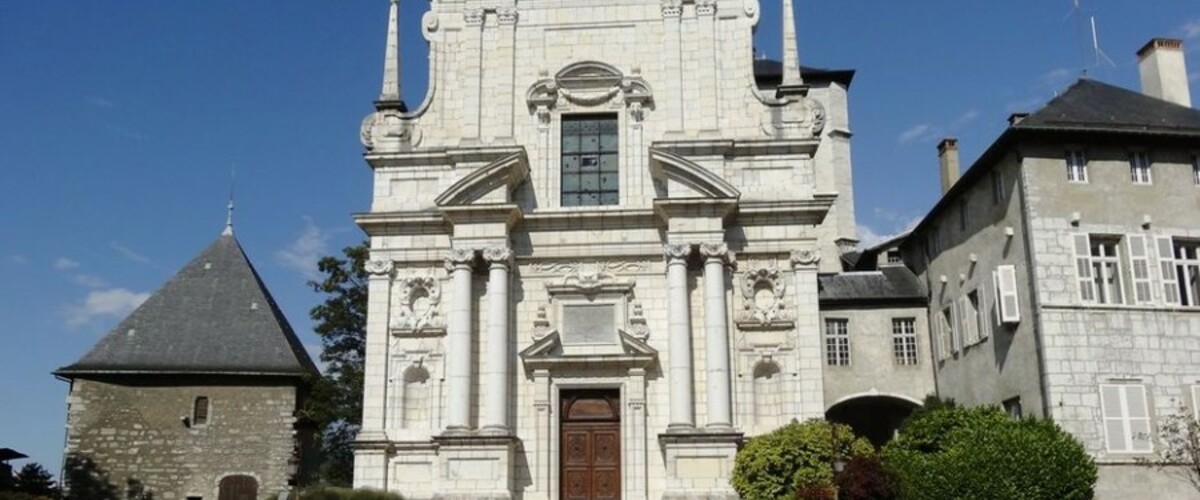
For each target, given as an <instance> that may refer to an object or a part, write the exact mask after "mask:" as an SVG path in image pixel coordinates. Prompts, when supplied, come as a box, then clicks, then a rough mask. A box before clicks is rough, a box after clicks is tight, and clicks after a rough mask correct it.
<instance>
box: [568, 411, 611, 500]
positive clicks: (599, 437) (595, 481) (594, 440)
mask: <svg viewBox="0 0 1200 500" xmlns="http://www.w3.org/2000/svg"><path fill="white" fill-rule="evenodd" d="M562 400H563V404H562V410H563V411H562V413H561V415H563V419H562V422H561V433H560V441H559V443H560V444H561V447H562V451H561V457H560V469H561V472H560V474H559V477H560V478H562V485H561V488H560V489H561V493H562V498H563V500H618V499H620V498H621V421H620V411H619V408H620V404H619V403H620V396H619V395H618V393H617V391H615V390H605V391H595V390H588V391H564V392H563V394H562Z"/></svg>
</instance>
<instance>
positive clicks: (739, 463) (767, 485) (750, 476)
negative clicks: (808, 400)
mask: <svg viewBox="0 0 1200 500" xmlns="http://www.w3.org/2000/svg"><path fill="white" fill-rule="evenodd" d="M835 435H836V436H837V443H834V442H833V437H834V436H835ZM835 445H836V447H835ZM835 449H836V452H837V453H836V456H838V457H839V458H840V459H842V460H849V459H850V458H851V457H854V456H866V455H872V454H874V452H875V450H874V448H872V447H871V443H870V442H869V441H867V440H866V439H864V438H860V437H857V436H855V435H854V431H853V430H852V429H851V428H850V426H848V425H844V424H834V426H833V427H832V428H831V427H830V424H829V423H828V422H826V421H824V420H816V419H814V420H809V421H807V422H804V423H798V422H795V421H793V422H792V423H790V424H788V425H785V426H783V427H780V428H778V429H776V430H774V431H773V432H771V433H770V434H764V435H762V436H758V437H755V438H752V439H750V441H748V442H747V443H746V445H745V446H743V447H742V449H741V451H739V452H738V454H737V459H736V460H735V461H734V466H733V478H732V479H731V480H730V483H731V484H732V485H733V489H735V490H737V492H738V494H739V495H741V497H742V499H743V500H776V499H780V498H793V497H794V496H795V495H797V494H798V493H799V492H800V487H801V486H804V487H806V488H807V487H809V486H817V487H825V488H828V487H831V486H833V469H832V465H831V464H832V463H833V456H834V455H835V453H834V451H835Z"/></svg>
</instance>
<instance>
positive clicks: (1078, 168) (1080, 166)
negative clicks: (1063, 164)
mask: <svg viewBox="0 0 1200 500" xmlns="http://www.w3.org/2000/svg"><path fill="white" fill-rule="evenodd" d="M1067 180H1068V181H1070V182H1087V181H1088V172H1087V156H1086V155H1084V154H1083V151H1079V150H1075V151H1067Z"/></svg>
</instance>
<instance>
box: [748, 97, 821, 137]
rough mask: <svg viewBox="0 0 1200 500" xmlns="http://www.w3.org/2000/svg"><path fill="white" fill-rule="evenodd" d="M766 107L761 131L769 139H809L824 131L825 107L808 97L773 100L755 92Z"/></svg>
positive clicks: (818, 135)
mask: <svg viewBox="0 0 1200 500" xmlns="http://www.w3.org/2000/svg"><path fill="white" fill-rule="evenodd" d="M755 95H756V96H758V97H759V100H760V101H762V102H763V104H766V105H767V106H768V109H767V110H766V111H765V113H764V114H763V115H762V129H763V132H765V133H766V134H767V135H768V136H770V137H777V138H788V139H791V138H795V139H810V138H817V137H820V136H821V132H823V131H824V130H825V106H824V105H823V104H821V102H820V101H817V100H816V99H813V98H810V97H799V96H797V97H783V98H773V97H768V96H765V95H762V93H760V92H758V91H757V90H755Z"/></svg>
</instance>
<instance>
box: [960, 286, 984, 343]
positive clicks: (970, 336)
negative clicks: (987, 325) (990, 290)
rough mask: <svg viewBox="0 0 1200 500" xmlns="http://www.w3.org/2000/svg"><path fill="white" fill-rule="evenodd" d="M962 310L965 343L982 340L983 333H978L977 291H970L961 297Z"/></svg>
mask: <svg viewBox="0 0 1200 500" xmlns="http://www.w3.org/2000/svg"><path fill="white" fill-rule="evenodd" d="M962 310H963V312H962V317H963V318H962V325H963V336H964V337H966V343H967V345H975V344H978V343H979V342H980V341H981V340H983V335H981V334H980V330H981V329H980V323H981V321H980V317H979V292H978V291H972V292H971V293H968V294H967V296H966V297H963V299H962Z"/></svg>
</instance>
